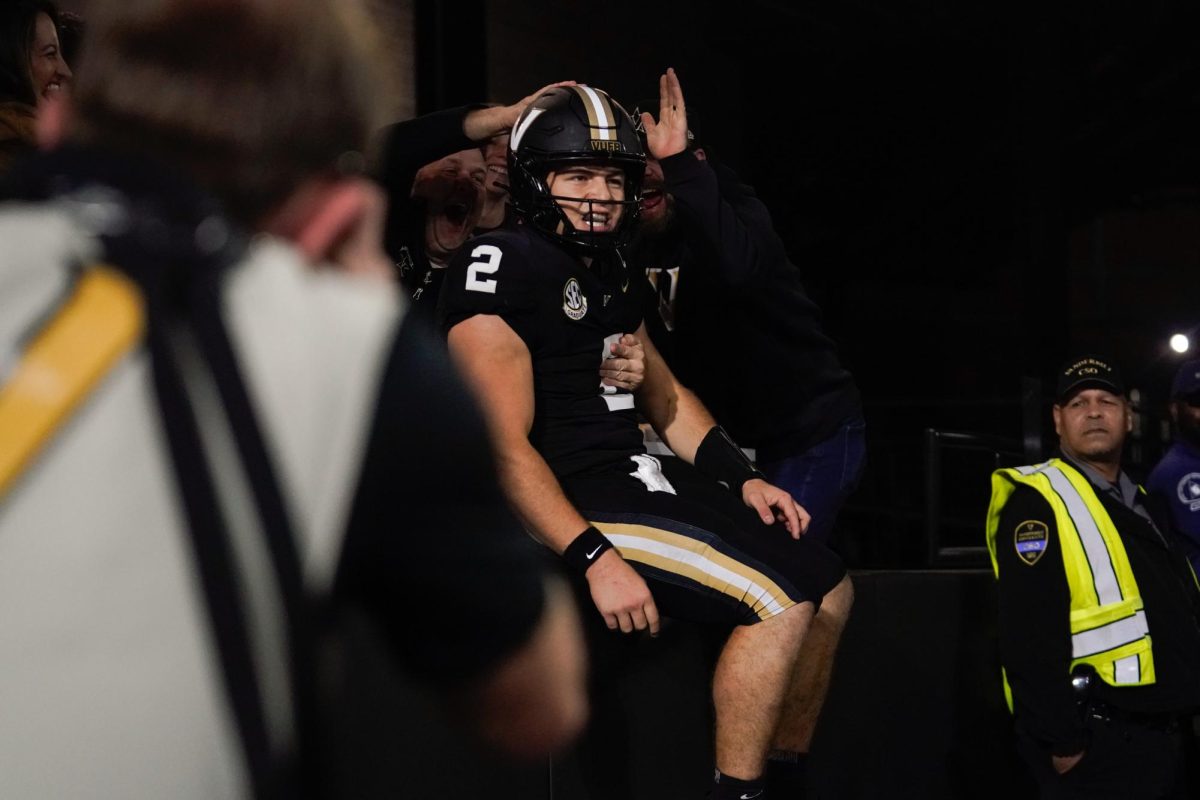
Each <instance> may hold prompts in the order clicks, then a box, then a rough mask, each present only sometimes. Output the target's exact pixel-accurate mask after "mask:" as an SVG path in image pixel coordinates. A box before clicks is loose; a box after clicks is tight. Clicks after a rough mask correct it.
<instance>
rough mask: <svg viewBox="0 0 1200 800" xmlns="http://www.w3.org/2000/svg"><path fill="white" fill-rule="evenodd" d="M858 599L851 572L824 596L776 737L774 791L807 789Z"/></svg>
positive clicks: (770, 780) (771, 768) (770, 778)
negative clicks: (817, 735) (811, 756)
mask: <svg viewBox="0 0 1200 800" xmlns="http://www.w3.org/2000/svg"><path fill="white" fill-rule="evenodd" d="M853 603H854V587H853V585H852V584H851V582H850V576H848V575H847V576H846V577H845V578H843V579H842V581H841V583H839V584H838V585H837V586H836V587H834V589H833V591H831V592H829V593H828V594H827V595H825V599H824V600H823V601H822V602H821V610H820V612H819V613H817V614H816V616H815V617H814V618H813V621H812V624H811V625H810V626H809V630H808V636H807V637H806V638H805V641H804V646H803V648H802V649H801V650H800V654H799V656H798V657H797V659H796V664H795V668H794V671H793V673H792V677H791V681H790V684H789V686H788V690H787V692H786V694H785V696H784V702H783V710H782V713H781V714H780V715H779V725H778V726H777V727H776V729H775V735H774V737H773V739H772V744H771V756H770V762H769V763H768V765H767V785H768V786H769V787H770V789H771V791H772V792H773V793H774V794H784V793H785V792H786V793H787V794H786V795H785V796H798V795H799V793H800V792H801V791H802V790H803V788H804V783H805V780H806V772H807V767H808V765H807V759H808V750H809V747H810V746H811V745H812V738H813V732H814V731H815V730H816V727H817V720H818V719H819V718H820V715H821V709H822V708H823V707H824V705H825V697H826V695H827V694H828V693H829V681H830V678H831V676H832V675H833V662H834V656H835V655H836V653H837V646H838V641H839V640H840V639H841V635H842V629H843V628H844V627H845V626H846V620H847V619H848V618H849V616H850V607H851V606H852V605H853Z"/></svg>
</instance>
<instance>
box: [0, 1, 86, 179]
mask: <svg viewBox="0 0 1200 800" xmlns="http://www.w3.org/2000/svg"><path fill="white" fill-rule="evenodd" d="M70 78H71V69H70V68H69V67H68V66H67V63H66V61H64V60H63V56H62V52H61V48H60V46H59V41H58V10H57V9H56V8H55V6H54V4H53V3H50V2H45V0H9V1H8V2H5V3H4V4H2V5H0V172H4V171H6V170H7V169H8V167H9V165H10V164H11V163H12V162H13V161H14V160H16V159H17V158H18V157H20V156H21V155H23V154H24V153H27V152H30V151H32V150H33V149H34V146H35V141H34V122H35V120H36V116H37V107H38V105H39V104H40V103H43V102H45V101H47V100H49V99H50V98H51V97H53V96H54V95H55V94H56V93H57V92H59V91H61V90H62V88H63V87H64V86H65V84H66V83H67V81H69V80H70Z"/></svg>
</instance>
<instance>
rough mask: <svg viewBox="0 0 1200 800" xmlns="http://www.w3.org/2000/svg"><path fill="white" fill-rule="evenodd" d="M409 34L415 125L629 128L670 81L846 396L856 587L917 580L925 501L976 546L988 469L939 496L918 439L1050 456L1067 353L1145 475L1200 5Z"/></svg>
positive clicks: (1184, 274) (831, 13)
mask: <svg viewBox="0 0 1200 800" xmlns="http://www.w3.org/2000/svg"><path fill="white" fill-rule="evenodd" d="M414 11H415V20H416V28H417V31H418V38H417V42H418V48H417V59H416V86H417V101H418V109H419V110H422V111H425V110H431V109H432V108H435V107H444V106H446V105H450V104H453V103H457V102H462V101H466V100H472V99H478V98H479V97H481V96H485V97H488V98H489V99H492V100H496V101H505V102H508V101H511V100H514V99H516V98H518V97H520V96H523V95H524V94H527V93H528V92H530V91H532V90H533V89H535V88H537V87H538V86H540V85H542V84H544V83H547V82H550V81H553V80H562V79H574V80H579V81H583V82H587V83H590V84H593V85H596V86H599V87H601V88H604V89H607V90H608V91H609V92H610V93H611V94H613V96H614V97H616V98H617V99H618V100H620V101H621V102H622V103H624V104H625V105H626V106H627V107H629V108H631V109H632V107H633V106H635V105H638V104H639V103H640V102H643V101H645V100H646V99H648V98H654V97H656V92H657V83H656V80H657V76H658V74H659V73H660V72H662V71H663V70H664V69H665V68H666V67H667V66H673V67H675V68H676V70H677V71H678V73H679V75H680V78H681V81H682V84H683V89H684V93H685V96H686V97H687V100H688V103H689V107H690V108H692V109H693V110H694V116H695V127H696V128H697V130H698V133H699V135H700V138H701V139H702V140H703V141H704V142H705V143H707V144H708V145H709V146H710V147H711V149H712V150H713V151H715V153H716V154H717V156H718V157H719V158H721V159H723V160H724V161H726V162H727V163H729V164H730V165H732V166H733V167H735V168H736V169H737V170H738V171H739V173H740V174H741V175H742V177H743V179H744V180H745V181H746V182H747V183H750V184H752V185H753V186H755V187H756V189H757V190H758V192H759V193H760V195H761V196H762V197H763V199H764V200H765V201H766V203H767V205H768V206H769V208H770V209H771V211H772V214H773V216H774V219H775V223H776V226H777V228H778V230H779V232H780V234H781V235H782V236H783V238H784V240H785V241H786V242H787V244H788V246H789V250H790V253H791V255H792V258H793V260H794V261H795V263H796V264H797V265H798V266H799V268H800V269H801V270H802V272H803V275H804V279H805V282H806V285H807V287H808V289H809V291H810V293H811V295H812V296H813V297H814V299H816V300H817V302H818V303H819V304H820V305H821V306H822V308H823V310H824V312H825V315H826V326H827V329H828V331H829V332H830V333H831V334H832V335H833V336H834V337H835V338H836V339H837V341H838V342H839V343H840V346H841V352H842V355H843V357H844V360H845V362H846V364H847V365H848V366H849V367H850V368H851V369H852V370H853V372H854V374H855V376H856V377H857V379H858V382H859V385H860V387H861V388H862V391H863V395H864V398H865V402H866V407H867V408H866V410H867V421H868V430H869V459H870V464H869V467H868V473H867V476H866V478H865V480H864V484H863V486H862V488H861V489H860V491H859V492H858V494H857V495H856V496H855V498H854V499H853V501H852V502H851V504H850V508H849V509H848V510H847V513H846V514H845V515H844V525H843V526H842V528H843V530H842V532H841V539H840V547H841V549H842V550H843V552H844V553H846V554H847V555H848V556H849V557H850V558H851V560H852V561H854V562H856V563H858V564H859V565H864V564H866V565H882V564H887V565H906V564H913V565H915V564H922V563H926V561H927V557H926V553H927V550H928V548H927V545H926V542H925V536H926V530H927V528H929V521H930V516H931V513H932V511H931V509H930V508H927V506H928V501H929V495H930V492H931V491H934V492H937V493H938V495H939V496H940V498H942V500H941V502H943V503H945V504H948V507H947V508H946V509H944V510H945V512H946V514H944V515H943V516H942V517H939V520H936V521H935V523H934V527H935V528H936V527H939V526H940V527H942V528H943V529H944V530H943V531H942V534H941V535H942V536H943V538H945V539H947V540H949V541H951V543H961V544H979V543H980V542H981V538H982V518H983V513H984V508H985V506H986V498H987V492H988V488H987V483H986V476H987V472H988V471H989V470H990V468H991V466H993V464H994V460H995V459H994V458H990V457H987V456H985V455H982V454H979V453H976V454H974V455H972V454H969V453H968V454H962V453H957V454H952V456H951V458H950V459H949V460H948V461H947V462H946V464H944V466H945V469H944V470H943V472H942V474H941V475H940V476H934V478H933V480H935V481H936V483H937V484H938V485H937V486H934V487H931V486H929V485H927V484H929V480H930V479H927V477H926V474H927V472H928V469H927V466H928V465H927V463H926V462H927V455H926V450H927V448H926V446H925V444H924V436H925V434H924V431H925V429H927V428H934V429H938V430H942V431H946V430H948V431H965V432H970V433H975V434H985V435H990V436H996V437H1001V438H1002V439H1004V440H1010V441H1011V442H1012V445H1013V448H1015V449H1016V450H1017V451H1018V452H1020V450H1021V449H1022V444H1023V441H1022V440H1023V437H1025V436H1028V435H1030V434H1035V433H1040V434H1041V436H1042V446H1043V448H1044V447H1045V446H1049V445H1052V444H1053V441H1054V436H1053V428H1052V426H1051V425H1050V420H1049V400H1048V399H1047V398H1046V397H1045V396H1044V390H1042V391H1041V392H1039V391H1036V389H1037V387H1036V384H1035V385H1033V389H1034V391H1033V392H1032V393H1031V394H1030V395H1029V405H1030V406H1031V409H1032V410H1031V411H1030V410H1029V409H1026V410H1025V411H1024V413H1025V415H1026V416H1027V417H1028V418H1029V422H1028V423H1025V424H1024V425H1023V409H1022V384H1021V379H1022V378H1023V377H1028V378H1033V379H1036V380H1041V381H1043V385H1052V382H1053V373H1054V371H1055V368H1056V367H1057V365H1058V364H1059V363H1060V362H1061V361H1062V360H1064V359H1065V358H1067V357H1069V356H1071V355H1074V354H1075V353H1077V352H1079V351H1082V350H1089V351H1100V352H1104V353H1109V354H1111V355H1112V356H1113V357H1114V358H1116V359H1117V361H1118V362H1119V363H1120V364H1121V365H1123V367H1124V369H1125V372H1126V376H1127V379H1128V381H1129V383H1130V384H1131V385H1132V386H1133V387H1135V388H1136V389H1137V395H1136V397H1135V400H1136V401H1137V405H1138V408H1139V411H1140V412H1141V413H1140V415H1139V419H1138V421H1137V422H1138V428H1137V430H1136V431H1135V439H1134V441H1133V442H1132V443H1131V446H1130V448H1129V450H1130V452H1129V460H1130V462H1131V468H1132V469H1133V470H1134V472H1135V473H1137V472H1139V471H1140V470H1142V469H1145V468H1148V467H1149V466H1151V465H1152V464H1153V463H1154V461H1155V460H1156V459H1157V457H1158V455H1159V453H1160V452H1161V449H1162V442H1163V440H1164V437H1165V435H1166V434H1165V431H1164V428H1163V425H1162V418H1163V416H1164V403H1165V397H1164V394H1165V391H1166V388H1167V385H1168V384H1169V380H1170V376H1171V374H1172V373H1173V371H1174V368H1175V365H1176V364H1177V363H1178V362H1179V360H1180V358H1181V357H1179V356H1177V355H1175V354H1173V353H1171V352H1170V350H1169V349H1168V347H1167V344H1166V343H1167V339H1168V337H1169V336H1170V334H1172V333H1174V332H1178V331H1184V332H1192V331H1194V330H1195V328H1196V325H1197V323H1200V310H1198V308H1197V301H1198V299H1200V293H1198V292H1197V291H1196V289H1195V284H1196V277H1197V275H1198V274H1200V272H1198V267H1200V226H1198V225H1197V222H1200V213H1198V212H1200V192H1198V187H1200V154H1198V149H1197V143H1198V142H1200V136H1198V134H1200V48H1197V45H1196V36H1195V34H1196V31H1197V29H1198V25H1197V24H1198V23H1200V6H1198V4H1195V3H1189V2H1182V1H1179V0H1138V1H1137V2H1132V0H1117V1H1116V2H1102V3H1095V2H1092V3H1085V2H1061V3H1019V2H1018V3H1013V2H998V1H992V2H981V3H962V2H953V1H952V0H923V1H921V0H914V1H912V2H897V1H896V0H888V1H887V2H871V1H870V0H843V1H842V2H838V3H821V4H796V5H793V4H790V3H784V2H768V1H767V0H743V2H739V3H736V4H732V3H731V4H723V5H720V6H711V7H706V6H702V5H697V4H694V3H685V2H680V1H679V0H665V1H660V2H627V1H626V0H614V1H613V2H606V3H602V4H592V3H558V4H553V5H551V4H527V3H521V2H517V0H491V1H490V2H482V0H476V2H459V3H433V2H417V3H416V4H415V6H414ZM460 45H461V46H460ZM714 316H715V315H714ZM714 324H715V323H714ZM763 381H764V384H765V385H769V382H770V376H763ZM1030 414H1031V416H1030ZM1032 444H1034V445H1036V443H1032ZM955 459H958V461H957V462H956V461H955ZM1018 460H1020V459H1018ZM959 462H961V463H959ZM956 514H957V515H958V517H959V522H958V524H957V528H956V526H955V523H954V518H955V516H956ZM972 515H973V516H972ZM960 539H961V541H958V540H960Z"/></svg>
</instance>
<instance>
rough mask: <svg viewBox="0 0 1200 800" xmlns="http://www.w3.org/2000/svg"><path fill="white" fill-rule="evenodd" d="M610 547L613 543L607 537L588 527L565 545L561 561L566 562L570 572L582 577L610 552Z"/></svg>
mask: <svg viewBox="0 0 1200 800" xmlns="http://www.w3.org/2000/svg"><path fill="white" fill-rule="evenodd" d="M612 546H613V543H612V542H610V541H609V540H608V537H607V536H605V535H604V534H603V533H601V532H600V531H598V530H596V529H595V528H594V527H592V526H591V525H589V526H588V529H587V530H586V531H584V532H583V533H581V534H579V535H578V536H576V537H575V539H574V540H572V542H571V543H570V544H569V545H567V549H566V550H563V554H562V557H563V561H566V562H567V566H568V567H570V568H571V569H572V570H574V571H575V572H578V573H579V574H580V575H583V574H584V573H585V572H587V571H588V568H589V567H590V566H592V564H595V563H596V561H597V560H598V559H599V558H600V556H601V555H603V554H604V552H605V551H606V550H611V549H612Z"/></svg>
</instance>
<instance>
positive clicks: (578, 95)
mask: <svg viewBox="0 0 1200 800" xmlns="http://www.w3.org/2000/svg"><path fill="white" fill-rule="evenodd" d="M571 165H577V166H584V165H586V166H596V165H599V166H606V167H607V166H613V167H618V168H620V169H621V170H622V171H623V172H624V173H625V199H624V200H623V201H600V200H594V201H590V202H593V203H595V204H596V205H600V204H604V205H610V206H611V205H620V206H621V208H622V212H621V217H620V219H619V220H618V221H617V225H616V227H615V228H614V229H613V230H612V231H603V232H596V231H594V230H591V229H585V230H579V229H577V228H575V227H574V226H573V225H572V224H571V222H570V220H569V219H568V218H567V215H566V214H565V213H564V212H563V210H562V208H560V207H559V204H558V202H559V201H560V200H564V201H569V200H577V198H571V197H563V196H558V195H553V194H551V193H550V187H549V186H548V185H547V183H546V176H547V175H548V174H549V173H550V172H553V171H555V170H561V169H563V168H565V167H568V166H571ZM645 171H646V154H645V151H644V150H643V149H642V142H641V139H640V138H639V137H638V135H637V131H636V130H635V128H634V124H633V120H631V119H630V118H629V114H628V113H627V112H626V111H625V109H623V108H622V107H621V106H620V104H619V103H617V102H616V101H615V100H613V99H612V98H611V97H609V96H608V94H607V93H606V92H603V91H601V90H600V89H593V88H591V87H590V86H565V87H559V88H555V89H551V90H549V91H547V92H545V93H543V94H542V95H541V96H539V97H538V98H537V99H536V100H534V101H533V102H532V103H530V104H529V107H528V108H526V109H525V111H524V113H522V114H521V117H520V118H519V119H518V120H517V123H516V125H514V126H513V129H512V134H511V136H510V137H509V140H508V182H509V197H510V199H511V201H512V205H513V208H514V209H515V210H516V212H517V213H518V214H519V215H521V217H523V218H524V219H525V221H526V222H527V223H528V224H530V225H532V226H533V227H534V228H536V229H537V230H539V231H541V232H542V233H544V234H546V235H548V236H550V237H551V238H553V239H555V240H557V241H559V242H561V243H563V244H565V245H567V246H568V248H569V249H571V250H572V251H573V252H575V253H578V254H580V255H588V254H594V253H597V252H599V251H603V250H612V249H615V248H618V247H620V246H621V245H623V244H625V243H627V242H628V241H629V240H630V238H631V237H632V234H633V231H634V228H635V227H636V225H637V218H638V215H639V213H640V201H641V194H642V180H643V177H644V176H645Z"/></svg>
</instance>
